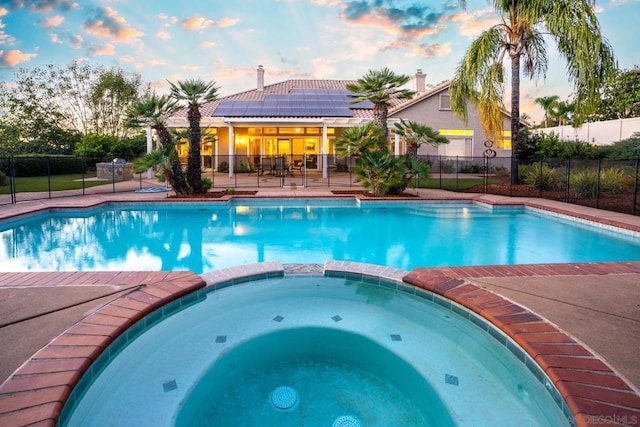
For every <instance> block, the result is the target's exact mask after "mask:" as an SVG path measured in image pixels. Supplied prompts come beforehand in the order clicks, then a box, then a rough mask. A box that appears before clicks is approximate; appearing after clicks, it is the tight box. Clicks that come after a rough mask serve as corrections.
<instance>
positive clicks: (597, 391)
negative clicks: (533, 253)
mask: <svg viewBox="0 0 640 427" xmlns="http://www.w3.org/2000/svg"><path fill="white" fill-rule="evenodd" d="M616 264H618V265H617V267H619V269H620V270H621V271H623V272H636V273H637V272H640V263H613V264H610V263H606V264H600V265H599V264H598V263H595V264H593V265H589V264H586V265H585V264H579V265H578V264H574V265H571V264H555V265H554V264H549V265H546V266H544V265H531V266H492V267H462V268H457V267H455V268H417V269H415V270H413V271H411V272H410V273H409V274H407V275H406V276H405V277H404V278H403V281H404V282H406V283H409V284H412V285H414V286H418V287H420V288H422V289H426V290H428V291H431V292H434V293H436V294H438V295H441V296H444V297H445V298H448V299H450V300H452V301H454V302H456V303H458V304H460V305H462V306H464V307H466V308H467V309H469V310H472V311H473V312H475V313H476V314H478V315H480V316H482V317H483V318H485V319H486V320H487V321H489V322H491V323H492V324H493V325H494V326H496V327H497V328H499V329H500V330H502V331H503V332H504V333H505V334H506V335H508V336H509V337H511V339H513V340H514V341H515V342H516V343H518V344H519V345H520V347H521V348H522V349H523V350H525V351H526V352H527V353H528V354H529V356H531V357H532V358H533V359H534V360H535V361H536V363H537V364H538V365H539V366H540V367H541V368H542V369H543V370H544V372H545V373H546V375H547V376H548V377H549V379H550V380H551V381H552V382H553V383H554V384H555V386H556V388H557V389H558V391H559V392H560V394H561V395H562V397H563V398H564V400H565V402H566V404H567V406H568V407H569V409H570V410H571V412H572V414H573V416H574V417H575V420H576V422H577V423H578V426H595V425H602V424H606V425H636V424H639V423H640V396H639V395H638V394H636V393H635V391H634V390H633V389H632V388H631V387H630V386H629V385H628V384H626V383H625V381H623V380H622V379H621V378H620V377H619V376H618V375H617V374H616V373H615V372H614V371H613V370H612V369H611V368H610V367H609V366H608V365H606V364H605V363H604V362H603V361H602V360H601V359H599V358H598V357H596V356H595V355H593V354H592V353H591V352H590V351H589V350H587V349H585V348H584V347H583V346H582V345H580V344H579V343H577V342H576V341H575V340H573V339H572V338H571V337H569V336H568V335H566V334H565V333H564V332H562V331H560V330H559V329H558V328H556V327H555V326H553V325H552V324H550V323H549V322H547V321H546V320H544V319H542V318H540V317H539V316H537V315H536V314H534V313H532V312H530V311H529V310H527V309H525V308H524V307H522V306H520V305H518V304H515V303H512V302H510V301H508V300H507V299H505V298H503V297H501V296H499V295H497V294H495V293H493V292H491V291H489V290H487V289H484V288H481V287H480V286H477V285H475V284H474V283H472V281H473V277H474V274H475V277H504V276H531V275H536V274H532V273H534V272H537V273H538V274H537V275H558V274H561V273H560V271H569V270H570V271H571V274H574V275H575V274H593V273H594V272H596V271H601V270H602V269H603V268H607V269H608V270H610V269H612V268H613V267H616ZM579 266H581V267H583V268H581V269H580V268H578V267H579Z"/></svg>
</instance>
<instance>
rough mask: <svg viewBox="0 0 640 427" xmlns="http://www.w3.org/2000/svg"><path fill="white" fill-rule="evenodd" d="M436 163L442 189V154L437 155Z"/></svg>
mask: <svg viewBox="0 0 640 427" xmlns="http://www.w3.org/2000/svg"><path fill="white" fill-rule="evenodd" d="M438 165H439V167H440V190H442V156H438Z"/></svg>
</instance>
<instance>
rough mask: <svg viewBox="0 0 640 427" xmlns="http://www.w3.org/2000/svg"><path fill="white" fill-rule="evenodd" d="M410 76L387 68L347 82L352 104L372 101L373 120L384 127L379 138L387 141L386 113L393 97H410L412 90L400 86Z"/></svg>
mask: <svg viewBox="0 0 640 427" xmlns="http://www.w3.org/2000/svg"><path fill="white" fill-rule="evenodd" d="M409 80H411V77H410V76H407V75H398V74H395V73H394V72H393V71H391V70H390V69H389V68H386V67H385V68H383V69H381V70H369V72H368V73H367V74H365V75H364V76H363V77H361V78H359V79H358V80H357V81H356V82H355V83H348V84H347V86H346V87H347V90H349V91H350V92H351V94H350V95H349V96H350V97H352V98H353V101H351V103H352V104H357V103H359V102H364V101H370V102H372V103H373V121H374V123H375V124H376V125H378V126H380V127H381V128H382V129H384V132H383V133H382V135H381V136H380V139H381V140H383V141H385V142H386V141H387V140H388V138H389V128H388V127H387V115H388V114H389V106H390V105H391V101H392V100H393V99H401V100H403V99H411V98H412V97H413V95H414V94H415V92H414V91H412V90H410V89H406V88H402V86H404V85H406V84H407V83H408V82H409Z"/></svg>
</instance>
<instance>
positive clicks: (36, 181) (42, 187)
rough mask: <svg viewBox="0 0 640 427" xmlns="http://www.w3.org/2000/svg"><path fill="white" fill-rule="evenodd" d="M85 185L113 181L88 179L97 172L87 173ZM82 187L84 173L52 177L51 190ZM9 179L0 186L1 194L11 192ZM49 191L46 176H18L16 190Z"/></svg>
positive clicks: (104, 183)
mask: <svg viewBox="0 0 640 427" xmlns="http://www.w3.org/2000/svg"><path fill="white" fill-rule="evenodd" d="M84 178H85V182H84V187H85V188H88V187H95V186H98V185H106V184H109V185H110V184H111V181H86V180H87V179H89V178H95V174H92V175H89V174H87V175H85V176H84ZM81 188H82V174H73V175H55V176H52V177H51V190H52V191H60V190H77V189H81ZM10 191H11V189H10V187H9V179H8V178H7V180H6V182H5V185H3V186H1V187H0V194H9V193H10ZM34 191H49V179H48V178H47V177H46V176H30V177H26V178H16V192H18V193H21V192H34Z"/></svg>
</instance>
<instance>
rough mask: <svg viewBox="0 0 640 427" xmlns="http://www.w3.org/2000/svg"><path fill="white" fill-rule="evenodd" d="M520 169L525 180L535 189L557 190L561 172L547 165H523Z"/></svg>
mask: <svg viewBox="0 0 640 427" xmlns="http://www.w3.org/2000/svg"><path fill="white" fill-rule="evenodd" d="M519 169H520V173H521V175H522V180H523V182H524V183H525V184H527V185H528V186H530V187H531V188H533V189H535V190H543V191H552V190H556V189H557V188H558V187H559V184H560V182H561V176H560V172H559V171H558V170H557V169H554V168H550V167H549V166H547V165H540V164H533V165H521V166H520V168H519Z"/></svg>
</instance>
